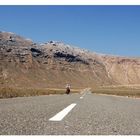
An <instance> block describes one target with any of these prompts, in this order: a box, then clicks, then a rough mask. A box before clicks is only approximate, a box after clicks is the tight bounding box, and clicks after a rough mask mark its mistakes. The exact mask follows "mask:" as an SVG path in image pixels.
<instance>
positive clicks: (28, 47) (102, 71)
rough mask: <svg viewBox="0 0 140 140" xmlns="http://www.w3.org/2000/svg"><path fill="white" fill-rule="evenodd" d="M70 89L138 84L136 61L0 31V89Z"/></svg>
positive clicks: (139, 64) (139, 74)
mask: <svg viewBox="0 0 140 140" xmlns="http://www.w3.org/2000/svg"><path fill="white" fill-rule="evenodd" d="M66 83H70V84H71V85H72V87H73V88H85V87H95V86H101V85H102V86H103V85H129V84H131V85H133V84H140V58H126V57H119V56H109V55H103V54H97V53H94V52H89V51H87V50H83V49H80V48H75V47H73V46H70V45H67V44H64V43H62V42H56V41H49V42H47V43H44V44H37V43H34V42H33V41H32V40H30V39H25V38H23V37H20V36H18V35H16V34H14V33H8V32H0V86H10V87H36V88H37V87H41V88H45V87H46V88H53V87H54V88H64V87H65V85H66Z"/></svg>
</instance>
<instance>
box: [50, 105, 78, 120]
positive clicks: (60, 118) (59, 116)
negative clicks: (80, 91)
mask: <svg viewBox="0 0 140 140" xmlns="http://www.w3.org/2000/svg"><path fill="white" fill-rule="evenodd" d="M75 106H76V104H75V103H73V104H71V105H69V106H68V107H66V108H65V109H63V110H62V111H60V112H59V113H57V114H56V115H55V116H54V117H52V118H50V119H49V121H61V120H62V119H63V118H64V117H65V116H66V115H67V114H68V113H69V112H70V111H71V110H72V109H73V108H74V107H75Z"/></svg>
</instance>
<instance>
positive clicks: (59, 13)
mask: <svg viewBox="0 0 140 140" xmlns="http://www.w3.org/2000/svg"><path fill="white" fill-rule="evenodd" d="M0 30H1V31H8V32H14V33H16V34H19V35H21V36H24V37H27V38H31V39H32V40H33V41H35V42H39V43H40V42H42V43H44V42H47V41H49V40H55V41H63V42H65V43H67V44H70V45H74V46H78V47H79V48H85V49H88V50H90V51H95V52H98V53H104V54H113V55H121V56H134V57H135V56H138V57H140V6H0Z"/></svg>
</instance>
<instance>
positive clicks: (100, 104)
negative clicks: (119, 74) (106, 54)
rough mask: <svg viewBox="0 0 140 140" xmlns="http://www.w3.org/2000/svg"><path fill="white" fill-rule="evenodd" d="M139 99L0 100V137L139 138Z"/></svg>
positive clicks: (73, 96)
mask: <svg viewBox="0 0 140 140" xmlns="http://www.w3.org/2000/svg"><path fill="white" fill-rule="evenodd" d="M139 134H140V99H132V98H126V97H115V96H106V95H96V94H92V93H91V92H90V91H88V90H85V91H84V92H83V93H82V94H71V95H47V96H36V97H18V98H12V99H0V135H139Z"/></svg>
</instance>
